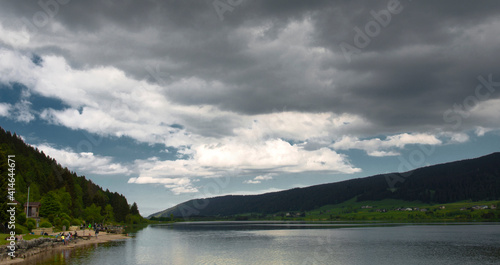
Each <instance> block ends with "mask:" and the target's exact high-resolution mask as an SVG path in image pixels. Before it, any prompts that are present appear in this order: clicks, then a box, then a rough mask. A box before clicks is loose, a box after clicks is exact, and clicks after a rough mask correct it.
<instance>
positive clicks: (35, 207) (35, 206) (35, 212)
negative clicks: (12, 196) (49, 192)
mask: <svg viewBox="0 0 500 265" xmlns="http://www.w3.org/2000/svg"><path fill="white" fill-rule="evenodd" d="M41 205H42V204H41V203H40V202H30V203H29V204H28V203H25V204H24V212H26V209H28V215H27V216H26V217H29V218H40V206H41Z"/></svg>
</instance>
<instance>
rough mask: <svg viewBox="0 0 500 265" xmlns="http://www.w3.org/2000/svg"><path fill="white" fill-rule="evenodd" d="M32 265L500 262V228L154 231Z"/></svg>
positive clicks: (183, 227)
mask: <svg viewBox="0 0 500 265" xmlns="http://www.w3.org/2000/svg"><path fill="white" fill-rule="evenodd" d="M29 264H81V265H84V264H85V265H86V264H89V265H90V264H92V265H94V264H116V265H127V264H147V265H150V264H500V225H499V224H487V225H456V224H455V225H399V226H398V225H390V226H389V225H382V224H380V225H376V226H366V225H356V224H347V225H346V224H335V225H331V226H325V225H318V224H313V225H304V224H276V223H255V222H248V223H235V222H223V223H221V222H206V223H196V224H194V223H187V224H175V225H170V226H149V227H147V228H145V229H143V230H141V231H139V232H137V233H135V234H134V238H131V239H127V240H123V241H116V242H111V243H105V244H98V245H97V244H96V245H93V246H90V247H85V248H80V249H73V250H65V251H62V252H57V253H56V254H53V253H52V254H50V256H48V257H45V260H40V259H39V260H36V261H35V260H31V261H30V262H29Z"/></svg>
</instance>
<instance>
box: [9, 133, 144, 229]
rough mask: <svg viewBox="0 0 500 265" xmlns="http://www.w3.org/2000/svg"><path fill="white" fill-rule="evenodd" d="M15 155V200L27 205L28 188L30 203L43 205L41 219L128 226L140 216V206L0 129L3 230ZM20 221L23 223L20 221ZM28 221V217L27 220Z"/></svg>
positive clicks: (19, 210)
mask: <svg viewBox="0 0 500 265" xmlns="http://www.w3.org/2000/svg"><path fill="white" fill-rule="evenodd" d="M9 155H15V157H14V160H15V193H14V194H10V195H14V198H15V200H17V201H18V202H21V204H24V203H25V202H26V201H27V195H28V194H27V193H28V186H29V187H30V193H29V200H30V202H41V203H42V205H41V208H40V216H41V217H45V218H49V219H50V221H51V222H56V223H59V222H63V221H64V219H67V220H68V221H69V222H70V223H78V221H79V220H87V221H91V220H93V221H95V222H102V221H116V222H125V221H128V220H127V219H130V218H132V217H131V214H135V215H138V214H139V212H138V210H137V205H136V204H135V203H134V204H133V207H131V206H130V205H129V204H128V202H127V199H126V198H125V196H123V195H121V194H118V193H117V192H111V191H109V190H107V189H106V190H103V189H102V188H101V187H99V186H98V185H96V184H95V183H93V182H92V181H91V180H89V179H87V178H85V176H78V175H77V174H76V173H75V172H71V171H70V170H68V169H67V168H65V167H63V166H62V165H60V164H59V163H57V161H56V160H55V159H53V158H51V157H49V156H47V155H45V154H44V153H43V152H41V151H39V150H38V149H35V148H33V147H32V146H29V145H27V144H26V143H24V141H23V140H22V139H21V138H20V137H19V136H18V135H16V134H15V133H14V134H11V133H10V132H8V131H5V130H4V129H3V128H0V175H1V177H0V187H1V190H2V194H3V195H2V196H1V197H0V207H1V209H0V220H1V225H0V230H2V229H4V230H5V226H6V221H7V220H8V219H7V218H8V216H7V212H6V209H7V208H6V207H7V202H11V201H10V198H9V197H7V196H6V195H7V194H5V192H7V189H8V184H9V182H8V180H9V178H8V173H9V167H8V164H7V162H8V161H7V159H8V156H9ZM22 207H23V206H21V205H19V206H18V209H17V211H16V213H17V215H18V216H17V218H16V219H17V220H22V219H23V217H22V216H20V215H24V213H23V212H24V211H23V209H22ZM19 218H21V219H19ZM24 218H25V217H24Z"/></svg>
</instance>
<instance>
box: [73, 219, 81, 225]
mask: <svg viewBox="0 0 500 265" xmlns="http://www.w3.org/2000/svg"><path fill="white" fill-rule="evenodd" d="M81 224H82V221H80V220H79V219H76V218H73V220H71V225H81Z"/></svg>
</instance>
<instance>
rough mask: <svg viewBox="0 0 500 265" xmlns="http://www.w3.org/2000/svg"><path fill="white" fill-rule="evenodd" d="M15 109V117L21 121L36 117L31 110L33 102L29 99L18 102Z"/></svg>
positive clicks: (26, 121)
mask: <svg viewBox="0 0 500 265" xmlns="http://www.w3.org/2000/svg"><path fill="white" fill-rule="evenodd" d="M13 109H14V111H13V115H14V118H15V119H16V120H17V121H19V122H25V123H28V122H30V121H32V120H34V119H35V115H34V114H33V111H32V110H31V102H29V101H27V100H21V101H20V102H18V103H16V104H15V105H14V108H13Z"/></svg>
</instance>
